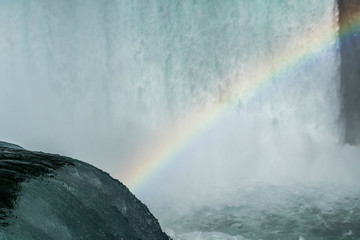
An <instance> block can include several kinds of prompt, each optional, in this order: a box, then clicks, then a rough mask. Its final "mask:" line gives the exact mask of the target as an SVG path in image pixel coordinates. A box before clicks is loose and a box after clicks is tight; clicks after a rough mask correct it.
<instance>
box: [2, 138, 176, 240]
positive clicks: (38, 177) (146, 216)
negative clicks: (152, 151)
mask: <svg viewBox="0 0 360 240" xmlns="http://www.w3.org/2000/svg"><path fill="white" fill-rule="evenodd" d="M0 239H144V240H155V239H156V240H162V239H164V240H165V239H167V240H168V239H170V238H169V237H168V236H166V235H165V234H164V233H163V232H162V230H161V228H160V226H159V224H158V222H157V220H156V219H155V218H154V217H153V215H152V214H151V213H150V212H149V210H148V208H147V207H146V206H145V205H144V204H142V203H141V202H140V201H139V200H138V199H136V198H135V196H134V195H132V194H131V193H130V192H129V190H128V189H127V188H126V187H125V186H124V185H123V184H121V183H120V182H119V181H116V180H114V179H113V178H111V177H110V176H109V175H108V174H107V173H104V172H102V171H101V170H99V169H97V168H95V167H93V166H91V165H89V164H86V163H83V162H80V161H77V160H74V159H71V158H67V157H63V156H59V155H53V154H46V153H42V152H33V151H27V150H25V149H23V148H21V147H19V146H17V145H13V144H8V143H4V142H0Z"/></svg>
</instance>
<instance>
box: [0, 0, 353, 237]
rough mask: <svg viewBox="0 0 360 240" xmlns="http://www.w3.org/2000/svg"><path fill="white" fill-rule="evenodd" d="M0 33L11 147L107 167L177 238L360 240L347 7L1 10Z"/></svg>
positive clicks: (169, 5) (8, 6) (289, 1)
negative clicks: (344, 81) (347, 82)
mask: <svg viewBox="0 0 360 240" xmlns="http://www.w3.org/2000/svg"><path fill="white" fill-rule="evenodd" d="M340 2H342V4H343V3H344V2H347V3H345V5H344V4H343V5H342V6H347V5H346V4H348V3H350V2H353V1H351V0H348V1H345V0H344V1H340ZM341 16H342V17H341V23H342V24H345V25H342V26H345V27H346V26H347V25H346V21H347V20H348V18H346V17H345V18H344V17H343V15H341ZM349 19H350V18H349ZM0 21H1V22H3V23H4V24H1V25H0V51H1V53H2V54H1V55H0V76H1V81H0V93H1V94H0V104H1V108H2V111H0V118H1V124H0V132H1V134H2V139H3V140H7V141H11V142H16V143H18V144H20V145H22V146H24V147H25V148H28V149H38V150H43V151H47V152H57V153H60V154H64V155H70V156H72V157H75V158H78V159H81V160H85V161H87V162H89V163H91V164H93V165H95V166H97V167H99V168H101V169H104V170H105V171H107V172H109V173H110V174H111V175H112V176H113V177H115V178H118V179H119V180H120V181H122V182H124V184H125V185H128V186H129V188H130V190H132V191H133V192H134V193H135V195H136V196H137V197H138V198H139V199H140V200H141V201H143V202H144V203H145V204H146V205H147V206H149V208H150V210H151V211H152V212H153V213H154V215H155V217H157V218H159V222H160V223H161V226H162V228H163V229H164V230H165V231H166V232H167V233H168V235H170V236H172V237H173V238H174V239H175V240H177V239H179V240H180V239H254V240H255V239H298V240H303V239H306V240H307V239H359V238H360V232H359V229H360V200H359V197H360V195H359V194H360V193H359V191H360V190H359V189H360V188H359V186H358V184H357V183H358V182H359V180H360V179H359V178H360V177H359V174H358V173H359V170H360V164H359V161H358V160H359V156H360V150H359V148H358V147H356V146H349V145H347V144H344V142H343V141H342V139H343V135H344V129H343V125H344V124H343V123H344V119H343V117H344V116H342V114H344V112H345V113H346V114H348V115H351V119H350V120H351V121H350V123H351V124H348V125H347V126H357V123H356V124H355V123H354V121H356V119H357V116H358V115H357V114H356V111H358V110H357V109H358V107H356V106H349V105H347V106H346V107H345V108H344V106H343V104H344V101H343V99H347V100H346V101H345V102H346V104H349V102H350V104H351V102H354V101H355V100H354V99H355V98H356V96H357V95H356V94H353V95H351V97H348V98H347V97H344V92H345V93H346V91H344V89H343V87H344V86H342V85H341V78H342V77H343V76H344V74H346V72H349V73H350V72H351V73H352V72H357V71H356V69H355V70H354V69H353V68H352V66H353V65H351V64H350V63H351V58H349V59H347V60H344V59H342V58H344V57H346V56H351V55H352V54H353V53H354V54H355V55H356V51H357V50H354V51H351V50H346V51H345V50H343V51H342V52H341V43H340V40H339V36H338V33H339V32H341V31H340V29H339V28H340V25H339V7H338V1H335V0H301V1H299V0H286V1H282V0H273V1H267V0H253V1H245V0H228V1H220V0H184V1H167V0H153V1H143V0H134V1H130V0H121V1H119V0H86V1H85V0H63V1H45V0H34V1H27V0H17V1H13V0H2V1H0ZM355 23H357V22H354V24H355ZM354 24H353V23H352V24H350V25H351V26H353V25H354ZM350 25H349V26H350ZM355 35H356V34H355ZM356 36H357V35H356ZM344 37H346V34H344ZM353 59H356V57H355V58H353ZM345 63H349V64H348V65H349V69H350V68H351V69H350V70H349V69H348V68H346V67H345V68H344V64H345ZM350 79H357V78H356V77H351V78H350ZM348 90H349V89H348ZM353 100H354V101H353ZM355 102H356V101H355ZM352 111H353V112H354V111H355V113H354V114H350V113H349V112H352ZM345 122H346V121H345ZM348 122H349V121H348ZM352 124H353V125H352ZM345 132H346V134H345V135H346V136H345V140H346V139H350V140H351V141H352V142H356V141H355V139H356V134H353V133H352V132H351V129H349V127H348V128H347V129H346V131H345ZM154 162H156V163H159V164H157V165H156V164H153V165H151V163H154ZM160 163H161V164H160ZM138 166H148V167H147V168H145V167H144V168H145V170H144V171H143V172H142V173H137V172H136V169H137V167H138ZM136 174H138V175H136ZM139 179H141V181H140V180H139ZM134 182H137V183H138V185H136V186H135V185H133V183H134Z"/></svg>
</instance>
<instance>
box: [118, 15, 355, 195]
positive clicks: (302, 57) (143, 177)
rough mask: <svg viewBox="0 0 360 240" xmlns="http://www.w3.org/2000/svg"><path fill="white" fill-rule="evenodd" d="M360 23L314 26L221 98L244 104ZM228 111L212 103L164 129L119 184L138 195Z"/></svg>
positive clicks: (223, 106)
mask: <svg viewBox="0 0 360 240" xmlns="http://www.w3.org/2000/svg"><path fill="white" fill-rule="evenodd" d="M359 20H360V17H359V16H357V17H356V18H354V17H353V18H352V20H351V21H350V20H348V24H347V25H346V26H345V27H344V26H343V27H342V31H341V32H337V31H336V27H335V25H336V23H334V27H333V28H332V29H331V28H330V27H329V22H319V23H318V25H317V27H316V28H313V30H312V31H311V32H309V34H308V35H307V37H306V39H303V41H302V43H303V45H302V46H295V45H291V43H289V44H288V45H287V46H282V49H283V50H282V51H279V55H278V56H277V57H276V58H273V59H271V61H264V62H262V63H258V62H257V63H256V65H255V64H254V65H253V66H256V67H254V68H253V69H256V70H254V71H252V72H249V73H248V74H247V79H251V80H248V81H246V80H245V79H241V81H238V82H237V83H235V85H234V86H231V88H230V89H231V91H229V92H226V93H225V95H224V96H223V99H224V100H223V102H225V103H231V102H238V101H241V102H242V103H247V102H248V101H249V100H250V99H251V98H252V97H253V96H254V95H255V94H256V93H257V92H258V91H260V90H261V89H263V88H264V87H266V86H267V85H268V84H269V83H271V81H273V80H274V79H276V78H278V77H280V76H281V75H282V74H284V73H286V72H289V71H291V70H293V69H295V68H296V67H297V66H300V65H301V64H304V63H306V62H307V61H310V60H311V59H312V58H314V57H316V56H318V55H319V54H321V53H323V52H325V51H327V50H329V49H332V48H333V47H334V46H336V44H337V43H338V40H337V39H338V38H339V37H341V38H344V37H346V36H347V35H349V34H350V33H351V31H352V30H353V29H354V28H355V27H358V26H359V23H360V21H359ZM250 69H251V68H250ZM234 89H235V90H234ZM229 105H230V106H229ZM229 108H231V104H214V105H213V106H209V107H206V108H205V109H202V110H201V111H198V110H197V111H196V110H194V111H193V112H192V113H191V114H188V115H189V116H190V117H187V118H185V119H183V120H182V121H181V124H179V126H176V127H172V128H171V129H166V130H165V131H164V134H161V136H160V137H159V138H157V139H158V141H155V142H153V143H151V144H149V145H148V146H147V147H146V149H143V150H142V151H140V152H138V154H137V155H136V156H134V157H133V159H130V161H131V162H135V163H137V164H135V165H134V166H133V167H132V168H130V170H129V171H128V172H127V174H126V175H125V176H122V177H121V178H120V179H121V180H122V182H124V183H125V184H126V185H127V186H128V187H129V188H130V190H131V191H133V192H134V193H140V191H141V189H142V188H143V187H144V186H145V183H146V182H147V181H148V180H149V179H151V178H152V177H153V176H156V175H157V174H158V173H160V172H161V171H163V170H164V169H165V168H166V166H168V164H170V163H171V162H172V161H173V159H175V156H177V155H178V154H179V153H180V152H181V151H182V150H183V149H184V148H185V147H186V146H187V145H188V144H189V143H191V142H192V141H193V140H194V139H195V138H196V137H197V136H199V135H200V134H201V133H202V132H204V131H205V130H206V129H207V128H208V127H209V126H211V125H212V124H214V123H215V122H216V121H218V119H219V118H220V117H222V116H223V115H224V114H226V113H227V112H228V111H229ZM144 159H146V161H144ZM139 162H140V163H141V164H139Z"/></svg>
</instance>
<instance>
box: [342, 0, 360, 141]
mask: <svg viewBox="0 0 360 240" xmlns="http://www.w3.org/2000/svg"><path fill="white" fill-rule="evenodd" d="M338 7H339V27H340V30H339V32H340V34H339V36H340V54H341V94H342V109H341V120H342V123H343V126H344V135H343V141H344V142H345V143H349V144H359V143H360V27H359V19H360V1H358V0H338Z"/></svg>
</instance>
